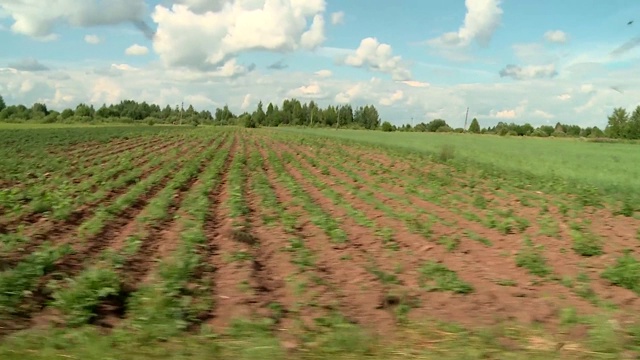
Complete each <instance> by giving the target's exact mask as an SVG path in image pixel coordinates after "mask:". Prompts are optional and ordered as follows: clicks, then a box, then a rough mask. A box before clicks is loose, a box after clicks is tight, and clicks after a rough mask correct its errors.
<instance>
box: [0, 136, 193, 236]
mask: <svg viewBox="0 0 640 360" xmlns="http://www.w3.org/2000/svg"><path fill="white" fill-rule="evenodd" d="M178 144H179V143H178V142H174V143H166V144H161V145H160V146H158V147H157V148H156V149H153V148H150V149H148V150H149V151H145V153H147V155H146V156H144V157H142V158H140V159H138V160H137V161H136V162H135V163H134V167H138V168H140V167H144V166H145V164H147V163H148V162H149V161H151V160H152V159H153V158H154V157H157V156H161V155H163V154H165V153H166V152H168V151H170V150H171V149H175V148H176V147H177V146H178ZM181 146H182V147H183V148H184V149H188V148H189V147H192V146H193V145H192V144H190V145H188V146H185V145H184V144H181ZM101 167H104V165H102V166H101ZM159 168H160V167H159V166H157V167H155V168H154V169H151V170H150V171H149V172H147V174H149V173H151V172H153V171H155V170H156V169H159ZM123 173H124V171H120V172H118V173H115V174H114V175H113V177H112V178H113V179H117V178H118V176H120V175H122V174H123ZM143 176H144V175H143ZM73 181H74V183H81V182H84V181H91V177H90V175H89V176H85V177H83V178H75V179H73ZM98 190H100V184H98V183H96V184H94V185H92V189H91V191H92V192H95V191H98ZM121 190H124V189H123V188H120V189H113V190H112V191H111V193H109V194H107V196H106V197H105V198H103V199H101V200H99V201H100V202H108V201H109V200H110V199H111V198H113V197H115V196H118V195H120V194H121V193H122V191H121ZM96 205H97V203H88V204H85V205H83V206H82V207H81V208H80V209H79V210H77V211H76V212H78V211H83V210H82V209H90V208H93V207H95V206H96ZM76 216H77V215H74V214H72V215H71V217H72V218H73V217H76ZM43 219H45V220H46V214H43V213H37V214H36V213H32V212H29V211H28V210H27V211H26V212H23V213H21V214H19V215H17V216H12V217H6V218H4V219H3V220H2V221H1V222H0V229H5V230H4V232H10V231H12V230H13V229H15V228H16V227H17V226H18V225H24V224H35V225H41V220H43ZM71 221H73V219H72V220H71Z"/></svg>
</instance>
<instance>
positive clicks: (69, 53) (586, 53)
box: [0, 0, 640, 127]
mask: <svg viewBox="0 0 640 360" xmlns="http://www.w3.org/2000/svg"><path fill="white" fill-rule="evenodd" d="M104 3H105V2H104V1H101V0H60V1H59V2H58V4H59V7H53V8H48V7H46V6H42V1H40V0H24V1H22V2H20V3H16V2H15V1H13V0H0V44H2V47H3V48H4V49H9V50H6V51H2V52H0V95H2V96H3V97H4V98H5V99H6V101H7V102H8V103H18V102H20V103H26V104H30V103H33V102H36V101H44V102H46V103H47V104H49V106H50V107H52V108H58V109H61V108H64V107H68V106H75V105H76V104H77V103H79V102H85V103H94V104H96V105H101V104H102V103H105V102H112V101H119V100H121V99H126V98H132V99H138V100H146V101H153V102H157V103H160V104H165V103H169V104H176V103H179V102H180V101H185V103H189V102H191V103H193V104H194V106H196V107H198V108H207V109H211V110H213V109H215V107H218V106H222V105H224V104H228V105H229V106H230V107H231V108H232V109H234V110H235V111H237V112H240V111H245V110H247V111H251V110H252V109H253V108H254V107H255V105H256V104H257V102H258V101H260V100H263V101H265V102H269V101H273V102H278V103H279V102H281V101H282V100H283V99H284V98H288V97H297V98H299V99H300V100H303V101H309V100H314V101H317V102H319V103H321V104H323V105H327V104H340V103H346V102H349V103H353V104H355V105H362V104H374V105H376V107H378V108H379V110H380V113H381V115H382V116H383V118H384V119H386V120H390V121H392V122H395V123H403V122H407V121H409V120H410V119H411V118H414V119H416V120H418V121H428V120H431V119H433V118H437V117H440V118H444V119H446V120H447V121H448V122H450V123H451V124H452V125H454V126H460V125H462V122H463V121H464V120H463V118H464V112H465V111H466V107H467V106H469V107H470V115H471V116H475V117H477V118H478V119H479V120H480V122H481V125H492V124H495V123H497V122H498V121H507V122H511V121H513V122H518V123H524V122H530V123H532V124H534V125H539V124H544V123H555V122H557V121H560V122H564V123H577V124H581V125H585V126H586V125H588V126H593V125H597V126H600V127H603V126H604V125H605V124H606V116H607V115H608V114H609V113H610V112H611V111H612V109H613V107H616V106H623V107H627V108H631V107H635V106H637V105H638V99H640V77H638V76H637V74H639V73H640V51H639V50H640V46H637V47H630V49H628V50H626V51H624V52H621V53H620V54H618V55H616V56H613V55H611V52H612V51H613V50H615V49H616V48H617V47H619V46H620V45H622V44H624V43H626V42H628V41H630V40H632V39H634V38H636V37H638V36H640V28H639V26H640V2H632V1H628V0H624V1H623V0H608V1H600V0H582V1H578V0H563V1H548V0H539V1H521V0H502V1H500V0H466V1H463V0H457V1H454V0H451V1H431V0H422V1H420V0H405V1H402V2H401V5H397V4H398V3H397V2H391V1H382V0H351V1H334V0H327V1H324V0H305V1H300V0H270V1H264V0H263V1H260V0H153V1H150V0H147V1H145V0H111V1H110V2H109V3H110V6H109V7H108V8H107V7H105V6H104V5H103V4H104ZM265 4H266V5H265ZM258 10H262V11H258ZM636 17H637V18H638V19H637V20H638V21H639V22H638V24H632V25H627V22H628V21H630V20H633V19H635V18H636ZM465 19H467V21H465ZM132 21H144V22H145V23H146V24H148V25H149V26H150V27H151V28H152V29H154V30H157V35H156V36H155V38H153V40H152V39H149V38H147V37H145V36H144V34H143V33H142V32H141V31H139V30H138V29H137V28H136V27H134V26H133V25H132ZM361 45H362V46H361ZM359 47H360V49H359ZM127 49H129V50H128V51H127ZM612 87H613V88H615V89H616V90H614V89H612Z"/></svg>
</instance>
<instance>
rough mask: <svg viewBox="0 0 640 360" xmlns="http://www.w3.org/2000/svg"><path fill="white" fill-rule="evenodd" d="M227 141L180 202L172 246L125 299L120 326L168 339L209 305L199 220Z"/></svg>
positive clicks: (206, 210)
mask: <svg viewBox="0 0 640 360" xmlns="http://www.w3.org/2000/svg"><path fill="white" fill-rule="evenodd" d="M230 143H231V142H230V141H228V142H226V143H225V146H224V147H223V148H221V149H219V150H218V151H217V152H216V154H215V157H214V158H213V160H212V161H211V162H210V163H209V165H208V166H207V167H206V168H205V169H204V171H203V172H202V174H201V176H200V177H199V181H197V182H196V185H195V186H194V187H193V188H192V189H191V190H190V191H189V192H188V193H187V194H186V196H185V198H184V200H183V201H182V203H181V204H180V211H181V212H182V213H183V214H184V215H183V216H182V217H180V218H178V219H177V220H176V221H178V222H179V228H180V229H181V230H180V235H179V240H180V242H179V244H178V246H177V248H176V249H175V251H174V252H173V253H172V254H171V255H170V256H168V257H166V258H164V259H161V261H160V263H159V264H158V266H157V269H156V271H155V272H154V273H153V274H152V275H153V280H152V281H150V282H149V283H144V284H142V285H141V286H140V287H139V288H138V290H137V291H135V292H134V293H133V294H132V295H131V297H130V299H129V301H128V304H127V316H128V320H127V321H126V322H124V323H123V326H124V328H125V329H132V330H135V331H136V332H137V333H138V334H139V336H141V337H143V338H145V339H148V340H154V339H168V338H170V337H173V336H176V335H178V334H180V333H181V332H183V331H185V330H188V329H192V328H193V327H194V326H196V325H197V324H199V323H201V322H202V321H203V320H204V319H206V318H207V317H208V316H209V314H210V312H211V309H212V308H213V307H214V306H215V304H214V303H213V298H212V297H211V296H210V295H209V294H211V292H212V290H211V288H212V286H213V284H212V283H211V280H212V278H211V277H208V276H206V274H209V273H211V272H212V271H214V269H211V265H210V264H209V261H208V259H207V249H208V247H209V244H208V243H207V234H206V232H205V224H206V222H207V221H208V219H209V217H210V216H212V214H211V206H212V205H213V204H212V202H211V200H210V196H209V195H210V194H211V193H212V192H213V191H214V190H215V189H217V188H218V187H219V185H220V184H221V180H222V176H223V171H224V166H225V162H226V160H227V158H228V157H229V153H230Z"/></svg>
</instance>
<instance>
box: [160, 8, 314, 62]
mask: <svg viewBox="0 0 640 360" xmlns="http://www.w3.org/2000/svg"><path fill="white" fill-rule="evenodd" d="M181 2H182V3H187V5H190V6H193V5H194V4H195V3H198V4H202V6H204V8H206V6H205V5H206V4H205V2H204V1H196V0H190V1H181ZM223 3H224V4H223ZM219 4H223V5H224V6H222V7H220V6H219ZM187 5H181V4H175V5H173V6H172V7H171V8H167V7H164V6H162V5H158V6H156V7H155V10H154V11H153V14H152V19H153V21H154V22H155V23H156V24H157V31H156V36H155V38H154V43H153V47H154V50H155V51H156V53H158V55H159V56H160V58H161V59H162V61H163V63H164V64H165V65H167V66H184V67H189V68H196V69H202V70H204V69H209V68H211V67H215V66H219V65H220V64H222V63H224V62H226V61H228V60H229V59H231V58H233V57H235V56H237V55H238V54H240V53H242V52H247V51H251V50H267V51H277V52H291V51H295V50H299V49H314V48H316V47H317V46H318V45H320V44H321V43H322V42H324V40H325V36H324V17H323V16H322V14H323V13H324V11H325V6H326V5H325V1H324V0H304V1H303V0H278V1H274V0H235V1H226V2H218V6H214V8H215V9H214V10H217V11H206V12H200V11H194V10H193V9H192V8H191V7H189V6H187ZM204 8H203V9H204ZM176 49H179V50H176Z"/></svg>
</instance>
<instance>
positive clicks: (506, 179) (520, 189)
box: [388, 148, 632, 216]
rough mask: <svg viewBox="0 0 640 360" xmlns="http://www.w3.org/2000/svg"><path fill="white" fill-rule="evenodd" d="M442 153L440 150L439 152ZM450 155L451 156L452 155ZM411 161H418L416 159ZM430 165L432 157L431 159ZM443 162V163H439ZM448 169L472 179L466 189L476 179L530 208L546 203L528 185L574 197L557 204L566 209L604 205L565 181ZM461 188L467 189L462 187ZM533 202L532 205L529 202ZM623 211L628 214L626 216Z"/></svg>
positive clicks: (595, 193)
mask: <svg viewBox="0 0 640 360" xmlns="http://www.w3.org/2000/svg"><path fill="white" fill-rule="evenodd" d="M388 150H389V151H391V152H394V153H396V154H398V155H399V156H401V157H404V158H409V157H412V156H411V155H410V153H407V152H406V151H395V150H393V149H388ZM444 151H445V149H444V148H443V150H442V152H444ZM452 155H453V154H452ZM413 158H420V157H419V156H417V157H415V156H414V157H413ZM429 158H431V160H432V161H433V159H436V158H437V157H436V158H434V157H433V156H430V157H429ZM424 159H425V157H421V160H422V161H424ZM436 160H439V159H436ZM418 161H420V160H418ZM440 162H442V161H440ZM445 163H447V164H448V165H450V166H453V167H454V168H455V169H456V170H457V171H458V172H460V173H467V175H468V176H467V177H471V179H470V180H469V183H468V185H469V187H471V188H473V187H474V184H478V182H477V180H476V179H477V178H480V179H482V180H484V184H485V185H486V187H485V188H484V189H482V190H489V191H492V190H500V189H502V190H505V191H504V192H502V193H500V192H495V191H493V192H494V194H496V195H497V196H499V197H504V195H505V194H506V193H513V194H517V195H519V197H520V199H521V200H522V204H523V205H524V206H530V207H538V205H536V204H535V203H534V202H535V200H540V201H542V202H543V203H544V202H546V199H545V198H544V197H542V196H537V195H536V194H534V193H533V192H532V188H531V184H532V183H536V185H537V187H538V188H539V189H540V190H551V191H553V192H554V193H556V194H568V193H572V194H573V195H572V196H571V197H570V198H568V199H567V201H565V200H563V201H560V203H561V204H563V206H565V207H572V206H577V207H578V208H584V207H602V205H603V204H604V202H605V199H604V196H603V194H602V192H601V191H599V190H598V189H597V188H595V187H592V186H580V187H579V190H580V191H579V192H578V193H576V192H575V189H576V187H575V184H573V183H571V182H570V181H567V180H565V179H560V178H538V177H535V176H531V175H528V174H525V173H520V174H518V175H517V176H514V174H513V173H510V174H506V173H505V172H504V171H501V170H495V169H492V168H491V166H485V165H482V164H475V165H474V166H470V164H469V163H468V162H466V161H455V162H452V163H451V162H448V161H445ZM461 185H462V187H465V186H466V185H465V184H464V183H461ZM530 200H533V201H530ZM631 208H632V207H631V206H630V204H628V203H624V202H623V204H622V207H621V209H622V210H620V212H621V214H624V215H626V216H632V215H631V213H628V211H629V210H630V209H631ZM625 209H626V211H627V213H626V214H625Z"/></svg>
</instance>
